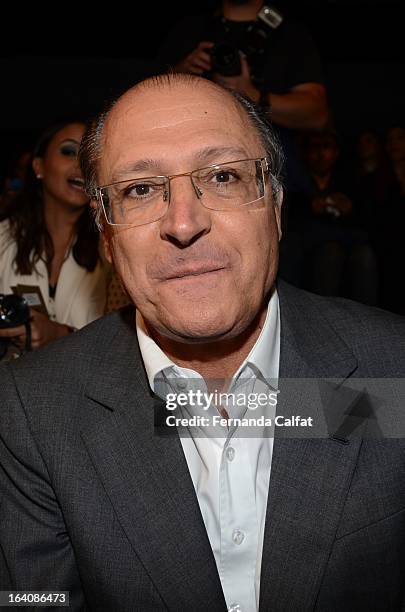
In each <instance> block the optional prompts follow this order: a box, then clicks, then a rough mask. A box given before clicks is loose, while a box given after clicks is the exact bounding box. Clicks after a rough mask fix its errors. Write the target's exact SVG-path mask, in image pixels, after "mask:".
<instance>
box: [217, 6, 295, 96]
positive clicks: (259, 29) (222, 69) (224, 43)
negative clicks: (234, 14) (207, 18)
mask: <svg viewBox="0 0 405 612" xmlns="http://www.w3.org/2000/svg"><path fill="white" fill-rule="evenodd" d="M282 22H283V17H282V15H281V13H279V12H278V11H277V10H276V9H274V8H273V7H269V6H263V7H262V9H261V10H260V12H259V13H258V15H257V21H255V22H248V23H246V24H243V23H241V24H236V26H235V23H234V24H232V22H229V21H227V20H226V19H224V18H221V20H220V21H219V22H217V24H216V27H215V30H216V37H215V38H216V40H217V41H218V42H217V43H216V44H215V45H214V46H213V48H212V49H211V51H210V53H211V69H212V72H217V73H218V74H220V75H222V76H238V75H239V74H241V71H242V64H241V59H240V52H242V53H243V54H244V55H245V56H246V60H247V62H248V64H249V69H250V76H251V79H252V82H253V83H254V84H255V85H256V86H257V87H259V88H260V85H261V84H262V80H263V76H262V64H263V55H264V53H265V51H266V49H267V46H268V41H269V38H270V36H271V35H272V30H275V29H276V28H278V27H279V26H280V25H281V23H282ZM240 26H242V27H240ZM235 27H236V29H235Z"/></svg>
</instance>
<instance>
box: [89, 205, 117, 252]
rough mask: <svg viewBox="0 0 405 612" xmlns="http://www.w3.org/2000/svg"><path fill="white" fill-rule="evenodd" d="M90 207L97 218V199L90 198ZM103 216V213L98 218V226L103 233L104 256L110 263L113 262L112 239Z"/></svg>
mask: <svg viewBox="0 0 405 612" xmlns="http://www.w3.org/2000/svg"><path fill="white" fill-rule="evenodd" d="M90 208H91V209H92V211H93V213H94V216H95V218H96V214H97V212H98V202H97V200H90ZM102 218H103V217H102V215H100V218H97V226H98V229H99V230H100V234H101V242H102V245H103V251H104V256H105V258H106V260H107V261H108V263H110V264H111V263H112V256H111V249H110V241H109V235H108V230H107V229H106V227H105V225H104V223H103V221H102V220H101V219H102Z"/></svg>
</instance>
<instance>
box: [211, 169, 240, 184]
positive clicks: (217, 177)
mask: <svg viewBox="0 0 405 612" xmlns="http://www.w3.org/2000/svg"><path fill="white" fill-rule="evenodd" d="M212 180H213V182H214V183H233V182H234V181H236V180H237V176H236V175H235V173H233V172H230V171H229V170H221V172H216V173H215V174H214V175H213V176H212Z"/></svg>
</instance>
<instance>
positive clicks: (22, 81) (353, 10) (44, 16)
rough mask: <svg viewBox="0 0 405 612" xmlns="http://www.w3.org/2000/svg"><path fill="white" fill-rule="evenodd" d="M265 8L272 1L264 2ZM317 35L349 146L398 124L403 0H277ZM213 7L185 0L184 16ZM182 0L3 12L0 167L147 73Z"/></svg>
mask: <svg viewBox="0 0 405 612" xmlns="http://www.w3.org/2000/svg"><path fill="white" fill-rule="evenodd" d="M269 4H272V2H269ZM273 4H274V5H276V6H277V7H278V8H279V9H280V10H281V11H283V12H284V13H285V14H286V15H287V16H289V17H292V18H296V19H299V20H301V21H303V22H304V23H305V24H306V25H307V27H308V28H309V30H310V32H311V34H312V36H313V38H314V39H315V41H316V43H317V46H318V49H319V52H320V55H321V58H322V61H323V66H324V73H325V81H326V85H327V88H328V93H329V98H330V103H331V107H332V110H333V115H334V118H335V123H336V126H337V128H338V131H339V132H340V134H341V136H342V138H343V139H344V140H346V142H348V143H349V142H350V139H352V138H353V137H355V135H356V133H357V132H358V131H360V129H362V128H364V127H369V126H371V127H374V128H377V129H380V130H381V131H384V129H386V128H387V127H389V126H390V125H394V124H403V123H404V113H405V87H404V78H405V74H404V47H405V45H404V39H405V21H404V15H405V11H404V4H405V2H404V0H402V1H392V0H391V1H390V0H300V1H299V2H292V1H290V0H278V1H274V2H273ZM214 5H215V2H212V1H209V0H208V1H205V2H203V1H202V0H197V1H194V2H190V3H189V6H190V9H189V12H190V13H196V12H201V11H209V10H210V9H212V7H213V6H214ZM184 11H185V9H184V5H183V4H182V3H180V2H145V3H144V4H142V3H137V2H133V3H132V4H131V3H128V4H127V3H125V4H124V3H123V2H121V3H114V2H110V3H103V4H101V3H100V4H99V5H98V6H97V5H96V6H94V7H93V8H92V9H91V10H90V9H86V8H85V4H84V2H83V3H82V5H79V4H74V3H66V2H65V3H54V4H53V5H51V8H45V4H38V3H35V4H33V5H31V6H30V7H28V8H27V7H24V6H23V5H20V4H19V3H14V4H13V5H12V4H9V5H8V7H7V8H4V7H3V8H2V13H3V15H2V32H1V34H0V66H1V70H0V74H1V75H2V81H3V87H2V103H1V113H0V135H1V138H2V145H3V146H2V148H1V150H2V153H1V156H0V170H1V174H2V175H3V174H4V168H5V164H6V162H7V159H9V158H10V157H11V156H12V155H13V153H14V152H15V151H16V150H18V149H19V148H20V147H22V146H23V145H25V144H27V145H30V144H31V142H32V140H33V139H34V138H35V137H36V135H37V133H38V132H39V131H40V130H41V128H42V127H43V126H44V125H46V124H47V123H49V122H50V121H52V120H54V119H57V118H59V117H61V116H63V115H70V114H73V115H74V114H75V113H81V114H84V115H92V114H94V113H96V112H97V111H99V110H100V109H101V108H102V107H103V106H104V104H105V102H106V101H108V99H110V98H111V97H113V96H115V95H116V94H118V93H120V92H121V91H122V90H124V89H126V88H127V87H128V86H130V85H131V84H132V83H134V82H135V81H137V80H139V79H140V78H142V77H143V76H146V75H147V74H149V73H151V72H153V70H154V67H155V64H154V61H153V60H154V56H155V53H156V50H157V47H158V45H159V41H160V40H161V39H162V37H164V36H165V35H166V33H167V31H168V29H169V28H170V26H171V25H172V24H173V23H174V22H175V21H176V20H178V19H179V18H180V17H181V16H182V14H183V13H184Z"/></svg>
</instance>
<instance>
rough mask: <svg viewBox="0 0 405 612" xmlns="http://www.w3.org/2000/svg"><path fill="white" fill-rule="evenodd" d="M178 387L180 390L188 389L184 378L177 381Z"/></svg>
mask: <svg viewBox="0 0 405 612" xmlns="http://www.w3.org/2000/svg"><path fill="white" fill-rule="evenodd" d="M176 387H177V388H178V389H185V388H186V387H187V381H186V380H184V378H179V379H178V380H176Z"/></svg>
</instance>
